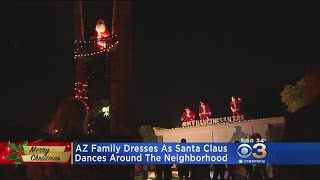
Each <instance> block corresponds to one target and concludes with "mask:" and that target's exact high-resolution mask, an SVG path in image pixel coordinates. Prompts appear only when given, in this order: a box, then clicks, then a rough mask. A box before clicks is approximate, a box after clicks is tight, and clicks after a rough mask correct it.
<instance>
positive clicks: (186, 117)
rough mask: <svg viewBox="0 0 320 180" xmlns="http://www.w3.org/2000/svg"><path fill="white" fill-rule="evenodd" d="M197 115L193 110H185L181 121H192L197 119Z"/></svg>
mask: <svg viewBox="0 0 320 180" xmlns="http://www.w3.org/2000/svg"><path fill="white" fill-rule="evenodd" d="M195 118H196V115H195V114H194V112H193V111H191V110H190V111H184V112H183V114H182V116H181V121H183V122H188V121H192V120H195Z"/></svg>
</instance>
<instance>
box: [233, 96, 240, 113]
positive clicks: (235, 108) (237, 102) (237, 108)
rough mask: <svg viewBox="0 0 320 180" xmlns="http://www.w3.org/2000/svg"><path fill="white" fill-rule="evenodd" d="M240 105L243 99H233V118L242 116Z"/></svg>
mask: <svg viewBox="0 0 320 180" xmlns="http://www.w3.org/2000/svg"><path fill="white" fill-rule="evenodd" d="M240 104H241V98H239V97H238V98H236V97H235V96H232V97H231V101H230V109H231V111H232V115H233V116H241V112H240Z"/></svg>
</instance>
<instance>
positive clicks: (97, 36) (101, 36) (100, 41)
mask: <svg viewBox="0 0 320 180" xmlns="http://www.w3.org/2000/svg"><path fill="white" fill-rule="evenodd" d="M109 36H110V32H109V31H108V29H107V28H106V29H105V30H104V31H103V32H98V30H96V31H94V33H93V35H92V36H91V39H92V40H97V45H98V48H99V50H104V49H105V48H106V46H107V43H106V38H107V37H109Z"/></svg>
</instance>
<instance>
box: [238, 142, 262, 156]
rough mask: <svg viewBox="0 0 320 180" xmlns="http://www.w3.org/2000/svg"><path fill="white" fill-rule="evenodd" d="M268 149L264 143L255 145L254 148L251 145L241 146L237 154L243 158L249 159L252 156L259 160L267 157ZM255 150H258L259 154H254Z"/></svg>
mask: <svg viewBox="0 0 320 180" xmlns="http://www.w3.org/2000/svg"><path fill="white" fill-rule="evenodd" d="M266 148H267V146H266V145H265V144H262V143H257V144H254V145H253V146H252V148H251V146H250V145H249V144H241V145H240V146H239V147H238V149H237V153H238V155H239V156H240V157H241V158H248V157H250V156H251V154H252V156H253V157H255V158H257V159H262V158H264V157H266V156H267V151H266ZM253 149H254V150H256V151H257V152H258V153H256V152H253Z"/></svg>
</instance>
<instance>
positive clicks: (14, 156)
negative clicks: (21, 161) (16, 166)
mask: <svg viewBox="0 0 320 180" xmlns="http://www.w3.org/2000/svg"><path fill="white" fill-rule="evenodd" d="M7 159H8V160H15V159H17V154H16V153H12V154H10V155H8V156H7Z"/></svg>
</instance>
